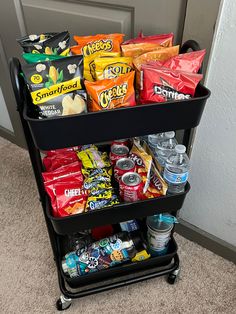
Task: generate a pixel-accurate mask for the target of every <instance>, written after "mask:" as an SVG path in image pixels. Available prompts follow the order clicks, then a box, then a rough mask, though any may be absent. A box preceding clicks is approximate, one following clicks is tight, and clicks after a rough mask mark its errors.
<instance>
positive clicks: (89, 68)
mask: <svg viewBox="0 0 236 314" xmlns="http://www.w3.org/2000/svg"><path fill="white" fill-rule="evenodd" d="M123 37H124V34H98V35H94V36H74V40H75V41H76V42H77V43H78V45H77V46H73V47H71V52H72V54H74V55H78V54H83V56H84V78H85V79H86V80H88V81H94V80H95V76H94V59H95V58H96V57H99V56H101V53H118V54H120V44H121V43H122V41H123Z"/></svg>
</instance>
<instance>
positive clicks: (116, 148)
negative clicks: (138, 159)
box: [110, 145, 129, 166]
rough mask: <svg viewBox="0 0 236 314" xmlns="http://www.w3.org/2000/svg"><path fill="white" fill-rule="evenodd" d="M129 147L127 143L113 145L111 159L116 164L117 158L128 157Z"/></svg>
mask: <svg viewBox="0 0 236 314" xmlns="http://www.w3.org/2000/svg"><path fill="white" fill-rule="evenodd" d="M128 154H129V148H128V147H127V146H125V145H112V146H111V152H110V161H111V163H112V165H113V166H114V165H115V164H116V162H117V160H119V159H121V158H125V157H128Z"/></svg>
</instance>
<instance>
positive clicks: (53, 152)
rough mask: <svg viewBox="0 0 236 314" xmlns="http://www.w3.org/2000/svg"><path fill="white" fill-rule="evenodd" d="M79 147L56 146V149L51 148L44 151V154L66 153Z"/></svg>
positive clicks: (48, 155) (50, 155) (49, 155)
mask: <svg viewBox="0 0 236 314" xmlns="http://www.w3.org/2000/svg"><path fill="white" fill-rule="evenodd" d="M79 149H80V146H74V147H66V148H58V149H52V150H47V151H44V154H46V155H47V157H52V156H54V155H58V154H64V153H65V154H67V153H68V152H75V151H77V150H79Z"/></svg>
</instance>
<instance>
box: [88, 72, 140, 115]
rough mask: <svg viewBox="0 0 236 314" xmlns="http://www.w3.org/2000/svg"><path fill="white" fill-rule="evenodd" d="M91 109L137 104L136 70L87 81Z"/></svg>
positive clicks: (97, 109)
mask: <svg viewBox="0 0 236 314" xmlns="http://www.w3.org/2000/svg"><path fill="white" fill-rule="evenodd" d="M85 87H86V90H87V93H88V107H89V111H99V110H107V109H115V108H121V107H130V106H135V105H136V102H135V91H134V71H132V72H130V73H128V74H124V75H121V76H119V77H117V78H114V79H106V80H101V81H97V82H88V81H85Z"/></svg>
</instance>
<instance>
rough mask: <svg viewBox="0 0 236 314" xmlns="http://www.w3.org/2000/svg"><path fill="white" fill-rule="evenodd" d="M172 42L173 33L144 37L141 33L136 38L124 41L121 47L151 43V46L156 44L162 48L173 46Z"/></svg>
mask: <svg viewBox="0 0 236 314" xmlns="http://www.w3.org/2000/svg"><path fill="white" fill-rule="evenodd" d="M173 40H174V34H173V33H170V34H157V35H150V36H145V35H143V33H142V32H140V33H139V35H138V37H136V38H132V39H129V40H126V41H124V42H123V45H129V44H139V43H152V44H158V45H160V46H163V47H171V46H173Z"/></svg>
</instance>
